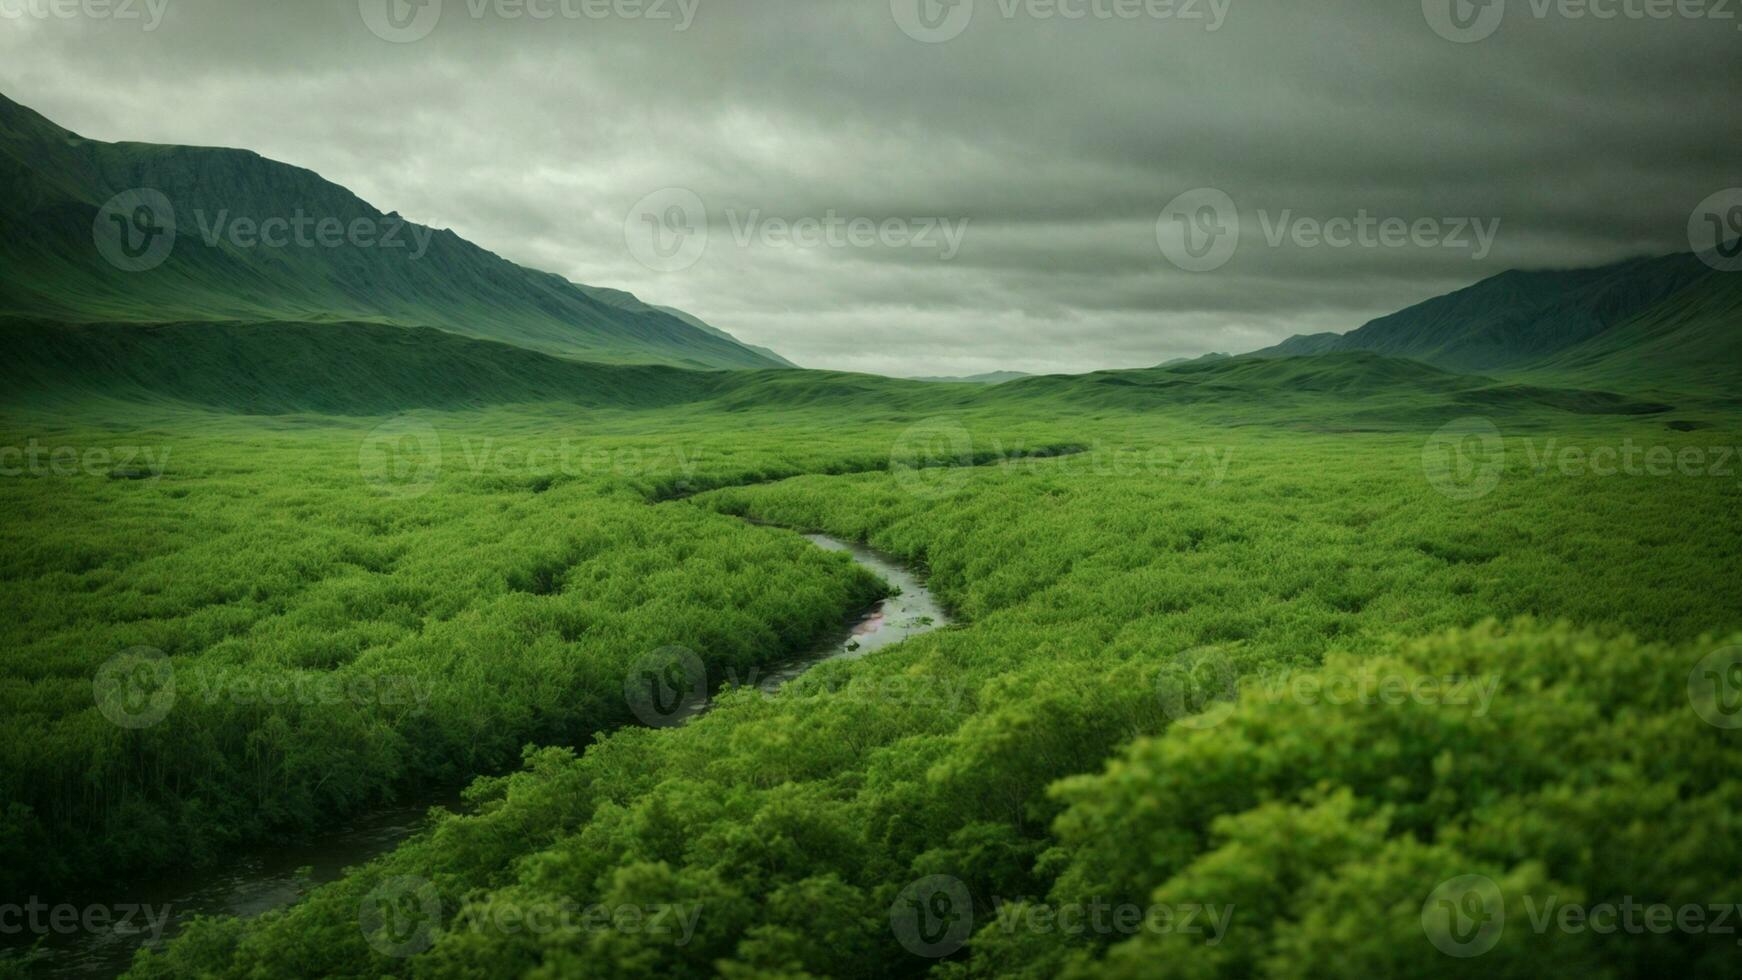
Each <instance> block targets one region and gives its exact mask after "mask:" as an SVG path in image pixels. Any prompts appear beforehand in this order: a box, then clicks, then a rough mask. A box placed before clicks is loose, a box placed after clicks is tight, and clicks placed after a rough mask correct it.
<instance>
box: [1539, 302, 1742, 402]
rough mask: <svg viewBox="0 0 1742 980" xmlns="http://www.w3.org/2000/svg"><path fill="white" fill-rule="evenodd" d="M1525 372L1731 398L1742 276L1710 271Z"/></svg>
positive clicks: (1741, 371)
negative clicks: (1717, 393)
mask: <svg viewBox="0 0 1742 980" xmlns="http://www.w3.org/2000/svg"><path fill="white" fill-rule="evenodd" d="M1527 373H1536V374H1540V375H1542V376H1544V377H1558V378H1565V379H1568V380H1572V381H1576V382H1580V383H1589V384H1602V385H1609V386H1614V387H1622V388H1626V389H1627V390H1630V391H1663V390H1669V391H1673V390H1677V389H1683V388H1690V387H1692V388H1698V389H1703V390H1708V391H1721V392H1724V393H1726V394H1728V395H1730V396H1731V397H1734V396H1735V394H1736V389H1737V382H1738V381H1742V274H1736V273H1713V274H1712V275H1710V276H1707V277H1706V278H1705V279H1702V280H1700V281H1699V282H1698V283H1696V284H1694V285H1693V286H1690V287H1688V288H1687V289H1684V290H1682V291H1681V292H1679V293H1676V294H1675V295H1674V296H1671V297H1670V298H1669V299H1666V300H1664V301H1663V302H1661V303H1659V304H1657V305H1655V306H1653V307H1651V308H1650V309H1647V310H1645V311H1644V312H1642V313H1639V314H1637V315H1635V316H1633V317H1631V318H1630V319H1627V320H1625V321H1623V322H1621V323H1620V324H1618V325H1616V326H1615V327H1614V328H1612V329H1610V330H1606V331H1604V332H1603V333H1600V334H1598V335H1597V336H1595V337H1592V338H1590V339H1589V340H1586V341H1584V342H1582V343H1579V344H1575V345H1573V346H1572V347H1569V348H1567V349H1566V350H1564V351H1561V352H1560V353H1558V354H1555V355H1554V356H1552V357H1549V358H1546V359H1545V360H1543V361H1541V362H1540V363H1538V364H1535V365H1532V366H1531V367H1530V368H1529V369H1528V372H1527Z"/></svg>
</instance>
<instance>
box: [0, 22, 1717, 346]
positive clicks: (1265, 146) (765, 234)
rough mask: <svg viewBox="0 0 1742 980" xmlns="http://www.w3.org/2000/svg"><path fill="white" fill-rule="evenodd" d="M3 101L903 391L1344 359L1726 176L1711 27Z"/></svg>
mask: <svg viewBox="0 0 1742 980" xmlns="http://www.w3.org/2000/svg"><path fill="white" fill-rule="evenodd" d="M1454 4H1455V5H1456V6H1455V7H1454V6H1453V5H1454ZM1442 8H1443V9H1442ZM1664 10H1668V11H1669V16H1667V17H1657V16H1652V15H1653V14H1654V13H1662V12H1663V11H1664ZM1581 11H1582V13H1581ZM124 12H131V13H133V14H136V15H137V16H135V17H131V18H129V17H126V16H122V14H123V13H124ZM1600 13H1607V14H1612V15H1613V16H1606V17H1600V16H1598V14H1600ZM1694 13H1699V14H1700V16H1690V14H1694ZM1496 14H1499V16H1495V15H1496ZM1453 15H1457V16H1455V17H1454V16H1453ZM1476 38H1479V39H1476ZM1460 42H1463V43H1460ZM0 89H3V90H4V91H5V93H6V94H7V95H9V96H11V97H12V98H14V99H17V100H18V101H21V102H24V103H25V104H27V105H30V106H32V107H34V108H36V109H38V110H39V111H42V112H43V113H45V114H46V115H48V116H49V117H50V118H52V119H54V120H55V121H56V122H59V123H60V124H62V125H64V126H67V127H68V128H71V129H73V130H75V131H78V132H80V133H81V134H83V135H86V136H90V137H93V138H98V139H109V140H124V139H130V140H147V141H153V142H173V143H195V144H217V145H227V146H241V147H247V148H249V149H253V150H257V151H259V152H261V153H263V154H265V155H266V156H269V157H272V158H275V159H279V160H284V161H287V162H291V163H296V164H299V165H302V166H306V167H310V168H312V169H314V170H316V171H318V172H320V173H321V174H322V175H323V176H326V177H328V178H329V179H332V180H334V181H337V182H339V183H342V184H345V185H346V186H348V187H351V188H352V189H354V190H356V191H357V192H358V193H359V194H361V195H362V196H363V197H365V198H366V199H368V200H370V201H371V202H372V203H374V204H376V205H377V206H379V207H381V208H383V209H384V210H398V211H400V212H402V213H404V214H406V215H407V216H409V217H411V218H413V219H415V220H418V221H422V222H425V223H428V224H434V225H437V226H441V227H451V228H453V229H454V230H455V231H457V232H458V233H460V234H461V235H463V236H465V237H467V238H469V239H472V240H473V241H475V242H477V243H479V244H481V245H483V246H485V247H487V248H490V249H492V250H493V251H496V252H499V253H500V254H503V255H505V256H507V257H509V258H511V259H514V260H516V261H519V262H523V263H525V264H528V265H532V266H535V267H539V268H544V269H548V270H550V271H553V272H557V273H560V274H562V275H565V276H568V277H569V278H571V279H574V280H576V281H578V282H583V283H587V284H591V285H599V286H610V287H615V288H622V289H628V290H631V291H633V292H635V293H637V294H639V295H641V296H642V297H643V298H644V299H647V300H649V301H651V302H657V303H662V304H669V305H674V306H678V307H682V308H684V309H687V310H689V311H691V312H693V313H695V314H697V315H698V316H701V317H703V318H704V319H707V320H709V321H710V322H713V323H715V324H717V325H719V326H721V327H724V328H726V329H728V330H731V331H733V332H735V333H737V334H738V335H739V336H740V337H742V338H743V339H745V340H746V341H749V342H752V343H758V344H766V345H768V346H771V347H774V348H776V349H778V350H780V351H781V352H782V353H784V354H786V355H787V356H789V357H791V358H793V359H794V360H796V361H798V362H799V363H802V364H805V365H807V366H816V367H831V368H842V369H851V370H866V371H877V372H882V373H891V374H947V373H963V374H966V373H975V372H979V371H986V370H993V369H1018V370H1028V371H1079V370H1087V369H1093V368H1099V367H1129V366H1140V365H1149V364H1155V363H1159V362H1160V361H1163V360H1166V359H1168V358H1171V357H1177V356H1190V355H1196V354H1199V353H1203V352H1205V351H1209V350H1246V349H1252V348H1255V347H1259V346H1263V345H1265V344H1268V343H1272V342H1275V341H1277V340H1280V339H1282V338H1283V337H1286V336H1288V335H1289V334H1293V333H1304V332H1316V331H1321V330H1339V331H1341V330H1347V329H1351V328H1353V327H1356V326H1359V325H1360V324H1361V323H1362V322H1364V321H1365V320H1367V319H1370V318H1371V317H1373V316H1376V315H1379V314H1382V313H1385V312H1388V311H1390V310H1393V309H1396V308H1398V307H1401V306H1404V305H1407V304H1409V303H1412V302H1416V301H1419V300H1421V299H1425V298H1427V297H1429V296H1432V295H1435V294H1438V293H1441V292H1444V291H1447V290H1449V289H1453V288H1457V287H1459V286H1461V285H1465V284H1468V283H1470V282H1473V281H1475V280H1477V279H1480V278H1482V277H1485V276H1487V275H1491V274H1494V273H1496V272H1499V271H1502V270H1504V269H1506V268H1512V267H1516V266H1569V265H1586V264H1594V263H1597V262H1602V261H1608V260H1613V259H1618V258H1622V257H1626V256H1630V255H1635V254H1642V253H1665V252H1672V251H1685V250H1687V249H1688V248H1689V244H1688V225H1689V221H1690V216H1691V213H1692V212H1693V211H1694V210H1695V209H1696V208H1697V206H1698V205H1699V204H1700V202H1701V201H1703V200H1705V199H1706V198H1707V197H1708V196H1709V195H1711V194H1713V193H1714V192H1715V191H1718V190H1720V189H1723V188H1727V187H1735V186H1738V185H1742V167H1739V166H1738V161H1739V160H1742V108H1738V104H1737V99H1736V97H1735V93H1736V92H1738V91H1742V3H1729V2H1720V0H1711V2H1710V4H1705V5H1702V4H1700V3H1699V0H1682V2H1680V3H1679V4H1663V3H1661V2H1658V0H1593V2H1592V3H1590V4H1589V5H1586V4H1584V3H1572V2H1568V3H1562V2H1560V0H1556V2H1554V3H1550V2H1548V0H1512V2H1509V3H1506V4H1505V5H1504V6H1501V5H1500V4H1499V2H1498V0H1493V2H1490V3H1489V4H1487V5H1481V4H1470V3H1469V2H1468V0H1444V3H1442V2H1441V0H1425V2H1424V3H1414V2H1406V3H1399V4H1374V3H1371V2H1370V0H1321V2H1315V3H1311V4H1305V3H1299V2H1298V0H1296V2H1285V0H1214V2H1213V3H1212V0H953V2H950V0H757V2H755V3H749V2H737V0H731V2H728V0H422V3H421V4H417V3H412V2H410V0H299V2H297V3H283V2H279V0H150V2H148V0H0ZM673 188H677V189H682V191H685V192H688V193H678V194H677V196H674V192H673V191H672V190H671V189H673ZM1200 188H1210V189H1215V190H1217V191H1220V192H1222V194H1224V195H1226V198H1225V200H1226V201H1228V202H1230V203H1231V205H1232V208H1233V211H1232V213H1230V212H1228V211H1227V210H1226V209H1223V210H1217V209H1216V208H1210V209H1208V210H1206V209H1205V208H1204V207H1203V206H1202V202H1203V200H1205V198H1203V197H1202V196H1198V197H1192V196H1188V197H1186V198H1184V199H1182V198H1181V195H1182V194H1186V193H1187V192H1190V191H1194V190H1196V189H1200ZM650 195H651V197H650ZM1182 200H1183V202H1184V203H1183V204H1179V205H1176V206H1175V207H1174V208H1173V209H1172V211H1171V212H1170V213H1169V214H1168V216H1167V218H1166V219H1165V220H1163V221H1161V223H1160V224H1161V228H1160V233H1159V234H1158V219H1160V218H1162V217H1163V215H1164V211H1169V209H1170V204H1173V203H1174V202H1176V201H1182ZM1215 200H1218V201H1220V200H1223V199H1222V198H1219V197H1218V198H1215ZM674 201H682V202H683V204H682V206H674V205H673V202H674ZM649 202H650V203H649ZM694 202H699V208H698V206H697V205H696V204H695V203H694ZM1339 219H1341V220H1339ZM1386 219H1392V220H1391V221H1390V222H1389V223H1387V222H1386ZM1496 221H1497V222H1498V227H1497V231H1496V233H1495V235H1494V238H1493V241H1492V242H1491V243H1490V244H1489V246H1488V247H1487V248H1482V247H1481V243H1480V242H1478V241H1477V237H1476V235H1475V233H1474V232H1473V231H1469V232H1467V234H1466V235H1465V237H1464V239H1459V238H1458V236H1456V235H1455V234H1454V232H1455V231H1456V230H1457V228H1458V227H1460V225H1462V226H1463V227H1465V228H1473V227H1477V226H1480V227H1487V228H1492V227H1494V225H1493V223H1494V222H1496ZM964 222H965V227H964V225H963V223H964ZM1424 222H1425V224H1424ZM1472 222H1475V223H1476V224H1474V225H1472V224H1471V223H1472ZM1236 226H1237V227H1238V229H1239V232H1240V236H1239V244H1238V248H1237V250H1234V251H1233V252H1232V253H1231V254H1228V255H1221V254H1218V253H1216V252H1215V249H1214V248H1212V247H1211V246H1212V245H1213V244H1215V243H1223V244H1225V243H1227V242H1228V241H1229V239H1228V238H1227V237H1226V236H1227V233H1228V232H1229V231H1230V230H1231V229H1232V228H1233V227H1236ZM1405 226H1407V227H1408V228H1409V229H1410V232H1409V233H1408V234H1404V235H1393V234H1387V233H1388V232H1398V231H1399V229H1400V228H1403V227H1405ZM704 228H705V231H706V234H705V244H702V245H698V243H699V242H702V238H701V236H700V233H701V231H702V229H704ZM1362 228H1366V229H1367V233H1364V234H1363V233H1360V229H1362ZM928 229H929V231H928ZM948 229H959V230H960V232H961V233H960V239H959V241H956V242H955V247H954V248H951V242H950V240H949V239H948V237H947V235H946V231H947V230H948ZM1423 232H1429V233H1431V234H1425V235H1424V234H1422V233H1423ZM660 236H663V237H660ZM1158 239H1159V240H1158ZM1187 245H1189V246H1191V247H1190V248H1189V249H1185V246H1187ZM1182 249H1185V250H1184V251H1182ZM1182 256H1183V261H1181V258H1182ZM1205 265H1213V268H1206V269H1205V270H1204V271H1189V270H1190V269H1191V268H1193V267H1200V268H1201V267H1203V266H1205Z"/></svg>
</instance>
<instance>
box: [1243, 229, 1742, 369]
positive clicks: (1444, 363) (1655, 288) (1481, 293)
mask: <svg viewBox="0 0 1742 980" xmlns="http://www.w3.org/2000/svg"><path fill="white" fill-rule="evenodd" d="M1732 279H1734V277H1733V276H1728V275H1726V274H1723V273H1719V272H1716V271H1714V270H1713V269H1712V268H1711V267H1710V266H1708V265H1707V264H1705V263H1704V262H1703V261H1701V260H1700V258H1699V257H1698V256H1696V255H1694V254H1692V253H1686V254H1680V255H1669V256H1664V257H1661V258H1653V259H1635V260H1632V261H1628V262H1621V263H1617V264H1615V265H1609V266H1604V267H1601V268H1595V269H1577V270H1546V271H1516V270H1515V271H1511V272H1505V273H1502V274H1500V275H1498V276H1494V277H1493V278H1490V279H1485V280H1483V281H1482V282H1479V283H1476V284H1475V285H1473V286H1470V287H1468V288H1465V289H1460V290H1458V291H1457V292H1454V293H1450V294H1447V295H1445V296H1440V297H1436V298H1434V299H1431V300H1428V301H1427V302H1425V303H1419V304H1417V305H1415V306H1412V307H1409V308H1408V309H1405V310H1401V311H1399V312H1397V313H1393V314H1390V315H1389V316H1385V317H1381V318H1379V319H1377V320H1374V321H1372V322H1371V323H1368V324H1367V325H1366V326H1363V327H1361V328H1360V329H1357V330H1353V331H1351V332H1349V333H1347V334H1341V335H1339V334H1313V335H1310V336H1297V337H1292V338H1290V339H1288V340H1286V341H1284V342H1283V343H1281V344H1278V345H1277V346H1275V347H1271V348H1267V349H1265V350H1261V351H1255V352H1253V353H1251V354H1247V355H1244V356H1245V357H1247V358H1268V357H1293V356H1300V355H1308V354H1325V353H1336V352H1348V351H1370V352H1374V353H1379V354H1386V355H1390V356H1393V357H1408V358H1413V359H1416V360H1419V361H1424V362H1427V363H1429V364H1433V365H1436V366H1439V367H1443V368H1448V369H1450V370H1454V371H1466V372H1483V373H1508V372H1529V373H1534V374H1544V370H1543V369H1544V368H1545V367H1547V366H1550V365H1559V366H1561V367H1567V368H1572V367H1577V368H1580V369H1581V370H1582V369H1585V368H1589V367H1591V366H1592V364H1593V363H1594V360H1593V359H1594V358H1596V357H1598V356H1599V354H1601V355H1602V356H1611V357H1620V356H1622V352H1623V351H1624V350H1626V349H1627V348H1629V347H1630V346H1633V345H1635V344H1645V343H1649V345H1650V350H1649V351H1647V350H1640V351H1638V352H1637V355H1638V356H1640V357H1644V358H1648V359H1650V360H1652V361H1653V362H1655V363H1656V364H1657V367H1655V368H1652V369H1649V370H1646V371H1642V372H1638V373H1637V374H1634V373H1632V372H1629V371H1626V370H1623V371H1621V372H1619V373H1617V372H1615V371H1611V370H1604V371H1599V372H1597V373H1594V374H1592V373H1588V372H1585V373H1583V374H1574V375H1568V380H1569V381H1573V380H1576V378H1577V377H1580V376H1583V377H1589V378H1602V379H1608V380H1611V381H1613V380H1616V379H1620V380H1627V381H1630V382H1632V381H1637V380H1641V379H1649V380H1650V381H1652V382H1653V385H1652V387H1654V388H1656V389H1659V390H1686V389H1689V388H1709V387H1712V386H1713V385H1721V384H1727V383H1730V382H1732V381H1734V379H1735V378H1736V377H1737V372H1738V367H1739V362H1738V361H1737V359H1736V358H1735V357H1734V356H1733V354H1732V355H1731V356H1729V357H1727V358H1726V357H1725V356H1724V354H1725V352H1726V351H1729V350H1733V347H1725V346H1723V343H1724V342H1725V341H1724V338H1726V337H1727V336H1728V335H1730V334H1732V333H1733V332H1734V326H1735V324H1736V308H1735V306H1734V304H1733V303H1726V302H1724V301H1723V300H1722V299H1721V298H1714V299H1710V300H1706V299H1701V298H1700V297H1702V296H1706V295H1708V294H1721V295H1722V296H1734V294H1735V286H1734V283H1733V282H1728V283H1720V282H1718V281H1719V280H1732ZM1702 291H1703V292H1702ZM1634 324H1654V325H1655V326H1646V327H1634V326H1632V325H1634ZM1714 345H1716V346H1714ZM1715 362H1716V363H1715ZM1686 368H1694V369H1695V370H1693V371H1692V372H1690V373H1687V374H1685V375H1683V374H1681V373H1680V372H1682V370H1683V369H1686Z"/></svg>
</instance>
